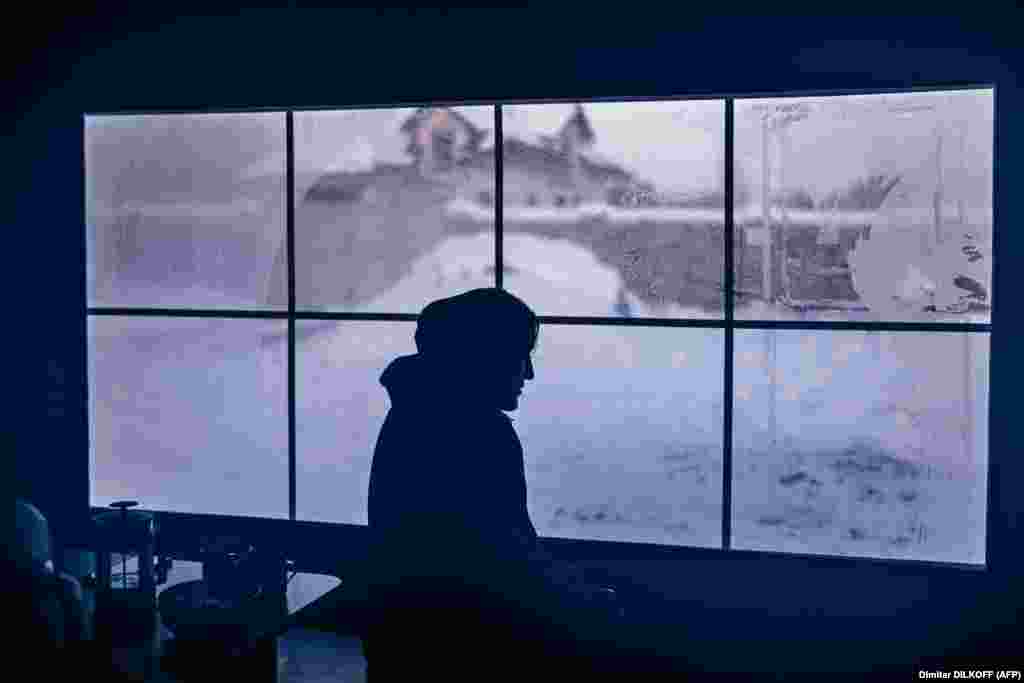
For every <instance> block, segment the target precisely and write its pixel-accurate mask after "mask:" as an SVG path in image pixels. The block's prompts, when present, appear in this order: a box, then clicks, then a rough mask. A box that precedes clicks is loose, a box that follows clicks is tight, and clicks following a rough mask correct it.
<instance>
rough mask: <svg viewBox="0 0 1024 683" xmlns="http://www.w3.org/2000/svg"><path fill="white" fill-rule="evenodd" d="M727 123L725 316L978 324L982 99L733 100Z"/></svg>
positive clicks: (988, 149)
mask: <svg viewBox="0 0 1024 683" xmlns="http://www.w3.org/2000/svg"><path fill="white" fill-rule="evenodd" d="M735 121H736V128H735V142H736V145H735V183H736V184H735V199H736V204H735V206H736V213H735V219H736V228H737V231H736V244H737V246H738V250H737V252H736V261H735V267H736V288H737V292H738V297H737V300H736V305H737V308H736V317H737V318H740V319H786V318H804V319H825V320H892V321H918V320H919V321H963V322H989V320H990V311H991V304H992V173H993V143H994V91H993V90H991V89H987V90H984V89H983V90H958V91H948V92H918V93H897V94H885V95H851V96H841V97H836V96H832V97H800V98H778V99H751V100H738V101H737V102H736V117H735ZM766 227H767V230H766ZM766 264H767V266H768V267H765V265H766ZM783 264H785V267H783Z"/></svg>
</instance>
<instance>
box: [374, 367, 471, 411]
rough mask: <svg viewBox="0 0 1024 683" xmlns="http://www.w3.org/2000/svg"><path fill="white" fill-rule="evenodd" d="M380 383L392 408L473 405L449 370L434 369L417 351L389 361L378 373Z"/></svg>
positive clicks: (469, 396)
mask: <svg viewBox="0 0 1024 683" xmlns="http://www.w3.org/2000/svg"><path fill="white" fill-rule="evenodd" d="M380 383H381V384H382V385H383V386H384V388H385V389H387V392H388V397H389V398H390V399H391V405H392V407H398V408H408V407H414V408H417V409H424V410H425V409H431V408H446V407H452V406H454V405H460V406H463V407H466V406H472V405H475V404H474V401H473V397H472V396H471V395H469V394H468V392H466V391H465V390H462V389H460V388H459V383H458V380H457V378H456V377H454V376H453V374H452V373H450V372H444V371H442V370H439V369H437V368H436V367H434V366H433V365H432V364H431V363H429V362H428V361H427V360H426V359H425V358H424V357H423V356H422V355H420V354H418V353H414V354H412V355H409V356H399V357H398V358H396V359H395V360H393V361H391V362H390V363H389V364H388V366H387V367H386V368H385V369H384V372H383V373H381V376H380Z"/></svg>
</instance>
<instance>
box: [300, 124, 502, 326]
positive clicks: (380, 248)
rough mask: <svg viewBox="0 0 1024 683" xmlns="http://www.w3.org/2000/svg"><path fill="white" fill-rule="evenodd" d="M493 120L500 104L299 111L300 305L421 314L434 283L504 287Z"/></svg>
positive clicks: (451, 289)
mask: <svg viewBox="0 0 1024 683" xmlns="http://www.w3.org/2000/svg"><path fill="white" fill-rule="evenodd" d="M493 128H494V108H493V107H454V108H422V109H369V110H347V111H317V112H297V113H296V114H295V193H296V194H295V206H296V209H295V264H296V273H295V297H296V302H297V305H298V306H299V307H300V308H303V309H314V310H336V311H382V312H395V313H419V311H420V310H421V309H422V308H423V307H424V306H425V305H426V304H427V303H429V301H430V299H429V298H427V295H426V293H425V290H427V289H434V288H441V289H443V290H445V291H446V292H447V294H445V296H448V295H451V294H455V293H457V292H459V291H462V290H463V289H473V288H474V287H487V286H494V282H495V274H494V268H495V265H494V252H495V247H494V193H495V191H494V140H493V137H492V133H493ZM466 207H469V208H470V209H471V211H470V212H469V213H468V214H467V212H466V211H465V210H463V209H465V208H466Z"/></svg>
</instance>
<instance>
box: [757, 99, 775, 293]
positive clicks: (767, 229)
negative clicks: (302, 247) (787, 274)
mask: <svg viewBox="0 0 1024 683" xmlns="http://www.w3.org/2000/svg"><path fill="white" fill-rule="evenodd" d="M770 116H771V114H769V113H768V112H765V113H764V114H763V115H762V116H761V231H760V233H761V240H760V244H761V264H762V266H761V271H762V272H761V292H762V293H763V294H764V298H765V301H772V300H773V299H774V297H773V292H772V258H771V256H772V247H771V240H770V239H769V236H770V235H771V216H770V215H769V213H770V209H771V207H770V204H769V199H768V192H769V188H768V170H769V166H768V165H769V158H768V129H769V118H770Z"/></svg>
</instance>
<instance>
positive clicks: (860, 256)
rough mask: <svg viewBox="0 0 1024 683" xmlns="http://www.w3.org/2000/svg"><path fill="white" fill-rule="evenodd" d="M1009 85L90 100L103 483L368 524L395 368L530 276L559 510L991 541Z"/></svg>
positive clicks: (952, 547)
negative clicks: (1002, 116)
mask: <svg viewBox="0 0 1024 683" xmlns="http://www.w3.org/2000/svg"><path fill="white" fill-rule="evenodd" d="M993 103H994V92H993V90H992V89H984V88H983V89H957V90H943V91H934V90H933V91H926V92H925V91H921V92H917V91H915V92H904V93H885V94H857V95H848V94H843V95H829V96H822V95H815V96H813V97H801V96H787V97H772V98H737V99H733V98H725V99H700V100H657V101H630V102H580V103H575V102H573V103H552V102H548V103H522V104H521V103H507V104H491V105H473V106H424V107H419V108H405V109H399V108H378V109H345V110H338V111H326V110H317V111H294V112H292V111H289V112H270V113H265V112H260V113H219V114H208V113H204V114H160V115H153V114H147V115H133V114H114V115H90V116H87V117H86V119H85V136H86V139H85V142H86V183H87V238H88V239H87V247H88V267H87V273H88V278H89V280H88V303H89V309H88V311H89V312H88V315H89V328H88V329H89V391H90V404H89V405H90V463H91V470H90V477H91V501H92V504H93V505H97V506H101V505H105V504H107V503H109V502H111V501H113V500H116V499H122V498H133V499H137V500H140V501H141V503H142V505H143V506H144V507H146V508H148V509H153V510H163V511H175V512H188V513H209V514H228V515H239V516H252V517H265V518H282V519H294V520H303V521H318V522H331V523H342V524H355V525H360V524H365V523H366V488H367V483H368V477H369V470H370V463H371V460H372V454H373V447H374V444H375V441H376V436H377V433H378V431H379V429H380V426H381V424H382V422H383V419H384V416H385V415H386V413H387V410H388V401H387V394H386V392H385V390H384V388H383V387H382V386H381V385H380V384H379V377H380V373H381V371H382V370H383V369H384V367H385V366H386V364H387V363H388V362H389V361H390V360H391V359H393V358H394V357H396V356H398V355H402V354H407V353H412V352H414V351H415V345H414V343H413V338H412V337H413V332H414V330H415V322H416V316H417V314H418V312H419V311H420V310H421V309H422V308H423V306H424V305H425V304H426V303H428V302H429V301H432V300H434V299H437V298H441V297H445V296H451V295H453V294H455V293H458V292H461V291H466V290H469V289H473V288H475V287H487V286H497V287H502V288H505V289H507V290H508V291H510V292H512V293H514V294H516V295H517V296H519V297H521V298H522V299H524V300H525V301H526V302H527V303H528V304H530V305H531V306H532V307H533V308H534V310H536V311H537V312H538V314H540V315H541V320H542V329H541V337H540V341H539V346H538V348H537V353H536V355H535V368H536V373H537V376H536V379H535V381H533V382H530V383H528V385H527V387H526V390H525V392H524V396H523V401H522V403H521V408H520V409H519V410H518V411H517V412H515V413H512V418H513V420H514V421H515V422H516V428H517V431H518V433H519V435H520V438H521V439H522V441H523V446H524V451H525V454H526V473H527V479H528V484H529V494H530V495H529V507H530V513H531V517H532V518H533V521H534V523H535V525H536V526H537V528H538V531H539V532H540V533H541V534H542V535H544V536H548V537H561V538H569V539H585V540H601V541H616V542H624V543H651V544H658V545H663V546H664V545H667V546H689V547H704V548H722V549H738V550H758V551H774V552H787V553H806V554H814V555H841V556H851V557H853V556H856V557H873V558H892V559H908V560H931V561H940V562H949V563H961V564H971V565H980V564H984V561H985V540H986V539H985V516H986V513H987V509H986V496H985V491H986V485H987V476H988V441H987V427H988V381H989V339H990V334H991V316H990V312H991V310H992V296H993V292H992V258H993V252H992V237H993V223H992V187H993V178H992V174H993V166H994V165H993V148H992V147H993V122H994V110H993Z"/></svg>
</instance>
